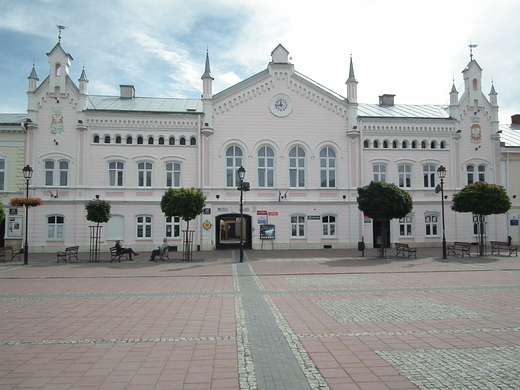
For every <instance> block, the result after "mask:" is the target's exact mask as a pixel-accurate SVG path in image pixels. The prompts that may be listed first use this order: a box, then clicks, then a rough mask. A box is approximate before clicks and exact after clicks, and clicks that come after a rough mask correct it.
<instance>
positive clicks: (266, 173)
mask: <svg viewBox="0 0 520 390" xmlns="http://www.w3.org/2000/svg"><path fill="white" fill-rule="evenodd" d="M257 161H258V187H259V188H272V187H274V151H273V149H272V148H271V147H269V146H262V147H261V148H260V149H258V160H257Z"/></svg>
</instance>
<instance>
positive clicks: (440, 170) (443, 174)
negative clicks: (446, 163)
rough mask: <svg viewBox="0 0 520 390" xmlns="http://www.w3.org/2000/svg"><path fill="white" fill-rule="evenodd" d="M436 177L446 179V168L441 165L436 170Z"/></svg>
mask: <svg viewBox="0 0 520 390" xmlns="http://www.w3.org/2000/svg"><path fill="white" fill-rule="evenodd" d="M437 175H438V176H439V179H444V178H445V177H446V168H445V167H443V166H442V165H441V166H440V167H439V168H437Z"/></svg>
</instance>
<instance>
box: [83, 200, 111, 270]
mask: <svg viewBox="0 0 520 390" xmlns="http://www.w3.org/2000/svg"><path fill="white" fill-rule="evenodd" d="M110 209H111V206H110V202H108V201H106V200H101V199H92V200H90V201H88V202H87V203H86V204H85V210H86V211H87V216H86V218H87V221H91V222H96V223H97V225H96V226H90V258H89V260H90V261H98V259H99V248H100V246H99V243H100V239H101V227H100V226H99V224H100V223H106V222H108V221H109V220H110V217H111V216H112V215H111V214H110Z"/></svg>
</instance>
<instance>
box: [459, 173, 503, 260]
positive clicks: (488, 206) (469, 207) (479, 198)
mask: <svg viewBox="0 0 520 390" xmlns="http://www.w3.org/2000/svg"><path fill="white" fill-rule="evenodd" d="M452 201H453V204H452V206H451V209H452V210H453V211H456V212H459V213H473V214H475V215H477V216H478V218H479V223H480V229H479V230H480V238H479V241H480V242H479V252H480V255H481V256H482V255H483V254H484V218H483V216H485V215H492V214H504V213H507V212H508V211H509V209H510V208H511V205H512V204H511V199H509V195H508V194H507V191H506V189H505V188H504V187H502V186H500V185H497V184H490V183H486V182H484V181H477V182H476V183H473V184H468V185H467V186H466V187H464V188H463V189H462V190H460V191H459V192H457V193H456V194H454V195H453V198H452Z"/></svg>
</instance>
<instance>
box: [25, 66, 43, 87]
mask: <svg viewBox="0 0 520 390" xmlns="http://www.w3.org/2000/svg"><path fill="white" fill-rule="evenodd" d="M27 78H28V79H29V86H28V88H27V91H28V92H34V91H36V88H38V81H39V80H40V79H39V78H38V75H37V74H36V69H35V68H34V64H33V67H32V70H31V74H30V75H29V77H27Z"/></svg>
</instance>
